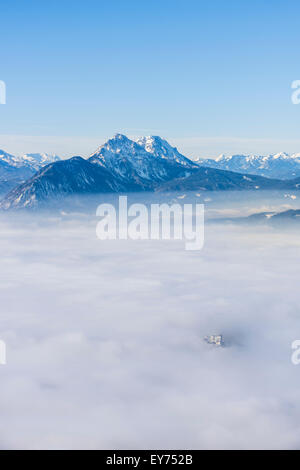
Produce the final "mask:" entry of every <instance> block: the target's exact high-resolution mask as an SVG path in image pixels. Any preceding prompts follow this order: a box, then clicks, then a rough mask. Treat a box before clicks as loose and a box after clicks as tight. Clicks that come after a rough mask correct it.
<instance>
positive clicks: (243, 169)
mask: <svg viewBox="0 0 300 470" xmlns="http://www.w3.org/2000/svg"><path fill="white" fill-rule="evenodd" d="M298 165H299V170H298ZM279 168H281V169H282V171H281V173H280V171H279ZM14 172H15V173H14ZM276 172H277V173H276ZM270 173H272V176H273V178H270ZM275 173H276V174H277V175H278V174H280V177H279V176H277V177H276V178H275V177H274V174H275ZM283 175H285V176H287V178H288V179H284V178H283ZM1 178H2V180H1ZM1 181H4V186H5V184H7V185H8V186H9V184H10V185H11V187H12V189H11V191H10V192H9V193H8V194H7V195H6V196H5V197H4V199H3V200H2V202H1V203H0V208H2V209H6V210H7V209H12V208H14V209H22V208H34V207H39V206H40V205H43V204H47V203H48V202H49V201H50V200H51V199H52V198H59V197H65V196H68V195H73V194H96V193H105V192H131V191H178V190H180V191H181V190H184V191H189V190H202V191H205V190H258V189H261V190H262V189H284V190H285V189H289V190H291V189H292V190H298V189H299V188H300V154H297V155H293V156H288V155H287V154H278V155H273V156H268V157H255V156H241V155H234V156H231V157H225V156H221V157H219V158H218V159H217V160H212V159H202V160H201V159H198V160H197V161H193V160H190V159H188V158H187V157H185V156H184V155H182V154H181V153H180V152H179V151H178V150H177V148H175V147H172V146H171V145H170V144H169V143H168V142H167V141H166V140H164V139H162V138H161V137H158V136H151V137H141V138H139V139H137V140H132V139H129V138H128V137H126V136H125V135H122V134H116V135H115V136H114V137H113V138H112V139H109V140H108V141H107V142H106V143H105V144H103V145H102V146H101V147H99V148H98V149H97V150H96V151H95V152H94V153H93V154H92V155H91V156H90V157H89V158H87V159H84V158H82V157H79V156H78V157H73V158H70V159H68V160H60V159H59V157H57V156H49V155H47V154H27V155H24V156H23V157H20V158H18V157H13V156H12V155H9V154H7V153H5V152H0V190H1Z"/></svg>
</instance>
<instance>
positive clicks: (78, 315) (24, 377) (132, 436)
mask: <svg viewBox="0 0 300 470" xmlns="http://www.w3.org/2000/svg"><path fill="white" fill-rule="evenodd" d="M96 223H97V220H96V218H95V217H93V216H88V215H84V214H76V215H75V214H72V215H68V214H62V215H59V216H56V215H53V216H49V215H48V216H47V217H46V216H45V215H43V216H39V215H38V214H32V215H28V216H24V215H20V214H19V215H18V214H10V215H1V216H0V246H1V271H0V276H1V279H0V299H1V316H0V339H2V340H5V342H6V344H7V365H5V366H0V448H2V449H16V448H17V449H64V448H68V449H79V448H80V449H82V448H86V449H90V448H100V449H101V448H103V449H105V448H106V449H117V448H122V449H126V448H137V449H139V448H140V449H142V448H152V449H153V448H164V449H166V448H171V449H172V448H178V449H183V448H187V449H188V448H193V449H194V448H195V449H196V448H199V449H232V448H233V449H250V448H259V449H260V448H262V449H265V448H267V449H279V448H280V449H283V448H284V449H295V448H299V437H300V400H299V388H300V365H299V366H295V365H293V364H292V362H291V355H292V349H291V343H292V341H293V340H295V339H300V307H299V304H300V302H299V301H300V294H299V275H300V264H299V254H300V236H299V235H298V233H297V231H295V230H290V231H289V230H284V231H281V230H279V229H278V228H277V229H276V228H272V227H270V226H258V227H255V226H237V225H233V224H229V225H228V224H227V225H222V224H216V225H214V224H209V225H207V227H206V230H205V245H204V248H203V249H202V250H201V251H198V252H195V251H192V252H189V251H185V250H184V244H183V243H182V242H181V241H151V240H145V241H130V240H128V241H126V240H124V241H117V240H116V241H100V240H98V239H97V237H96ZM217 333H222V334H223V335H224V340H225V342H226V343H227V346H226V347H225V348H217V347H214V346H212V345H209V344H206V343H205V342H204V341H203V337H204V336H206V335H209V334H217Z"/></svg>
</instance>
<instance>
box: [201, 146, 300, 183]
mask: <svg viewBox="0 0 300 470" xmlns="http://www.w3.org/2000/svg"><path fill="white" fill-rule="evenodd" d="M195 162H196V163H197V164H198V165H201V166H206V167H210V168H216V169H218V170H228V171H236V172H238V173H244V174H249V175H259V176H264V177H266V178H278V179H282V180H284V179H292V178H296V177H298V176H300V153H295V154H292V155H289V154H287V153H284V152H282V153H278V154H274V155H265V156H262V155H230V156H226V155H220V156H219V157H218V158H216V159H215V160H213V159H210V158H198V159H196V160H195Z"/></svg>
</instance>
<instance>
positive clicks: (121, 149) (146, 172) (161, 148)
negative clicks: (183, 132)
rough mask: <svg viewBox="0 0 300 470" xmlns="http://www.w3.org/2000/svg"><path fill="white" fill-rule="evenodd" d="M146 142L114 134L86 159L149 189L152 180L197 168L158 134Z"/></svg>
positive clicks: (182, 174)
mask: <svg viewBox="0 0 300 470" xmlns="http://www.w3.org/2000/svg"><path fill="white" fill-rule="evenodd" d="M145 139H148V140H147V143H148V144H150V143H151V145H147V144H146V142H145V141H144V140H140V141H139V142H141V143H142V145H140V143H138V142H135V141H133V140H131V139H128V137H126V136H125V135H122V134H116V135H115V136H114V137H113V138H112V139H110V140H108V141H107V142H106V143H105V144H104V145H102V146H101V147H100V148H99V149H98V150H96V152H95V153H94V154H93V155H91V157H90V158H89V161H90V162H91V163H94V164H96V165H101V166H103V167H105V168H107V169H108V170H109V171H111V172H112V174H114V175H115V176H116V177H118V178H120V179H121V180H125V181H126V182H127V183H131V184H133V183H134V184H138V185H140V186H143V187H144V189H147V188H148V189H152V188H153V187H154V186H155V184H156V183H158V182H163V181H168V180H170V179H172V178H177V177H179V176H187V174H190V172H191V171H192V170H193V169H195V168H197V165H196V164H195V163H193V162H192V161H191V160H188V159H187V158H185V157H183V155H180V153H179V152H178V151H177V149H175V148H173V147H171V146H170V145H169V144H168V143H167V142H166V141H164V140H163V139H160V138H158V137H149V138H145Z"/></svg>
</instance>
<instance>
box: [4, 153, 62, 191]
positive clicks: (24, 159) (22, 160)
mask: <svg viewBox="0 0 300 470" xmlns="http://www.w3.org/2000/svg"><path fill="white" fill-rule="evenodd" d="M58 160H60V158H59V157H58V156H56V155H48V154H40V153H34V154H31V153H29V154H25V155H22V156H21V157H18V156H15V155H11V154H9V153H7V152H5V151H4V150H0V194H2V195H4V194H6V193H7V192H8V191H10V190H11V189H12V188H14V187H16V186H18V185H20V184H22V183H23V182H24V181H26V180H28V179H29V178H30V177H32V176H33V175H34V174H35V173H36V172H37V171H38V170H40V169H41V168H42V167H43V166H45V165H48V164H49V163H52V162H55V161H58Z"/></svg>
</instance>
